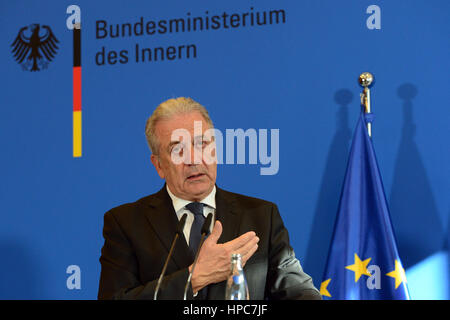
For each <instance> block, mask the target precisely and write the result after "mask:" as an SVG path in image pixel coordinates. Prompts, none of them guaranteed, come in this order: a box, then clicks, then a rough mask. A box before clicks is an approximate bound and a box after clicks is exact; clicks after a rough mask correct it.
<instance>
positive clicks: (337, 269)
mask: <svg viewBox="0 0 450 320" xmlns="http://www.w3.org/2000/svg"><path fill="white" fill-rule="evenodd" d="M368 116H371V114H369V115H366V114H365V113H364V112H361V116H360V118H359V120H358V124H357V126H356V130H355V133H354V136H353V142H352V146H351V150H350V156H349V160H348V165H347V172H346V174H345V179H344V184H343V187H342V193H341V199H340V203H339V209H338V212H337V217H336V221H335V225H334V231H333V237H332V240H331V245H330V250H329V253H328V259H327V264H326V270H325V274H324V278H323V282H322V284H321V286H320V293H321V294H322V296H323V297H324V298H327V297H328V298H329V299H338V300H378V299H409V294H408V288H407V285H406V277H405V270H404V269H403V267H402V263H401V261H400V257H399V255H398V251H397V245H396V241H395V236H394V232H393V228H392V223H391V219H390V214H389V209H388V205H387V201H386V196H385V194H384V188H383V183H382V181H381V175H380V171H379V169H378V164H377V160H376V157H375V152H374V149H373V146H372V141H371V139H370V137H369V135H368V133H367V128H366V122H367V121H369V118H368Z"/></svg>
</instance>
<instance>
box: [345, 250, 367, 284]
mask: <svg viewBox="0 0 450 320" xmlns="http://www.w3.org/2000/svg"><path fill="white" fill-rule="evenodd" d="M371 259H372V258H368V259H366V260H364V261H361V259H360V258H359V257H358V255H357V254H356V253H355V263H354V264H351V265H349V266H346V267H345V269H349V270H352V271H353V272H355V282H358V280H359V278H360V277H361V275H366V276H369V277H370V276H371V274H370V273H369V271H367V265H368V264H369V262H370V260H371Z"/></svg>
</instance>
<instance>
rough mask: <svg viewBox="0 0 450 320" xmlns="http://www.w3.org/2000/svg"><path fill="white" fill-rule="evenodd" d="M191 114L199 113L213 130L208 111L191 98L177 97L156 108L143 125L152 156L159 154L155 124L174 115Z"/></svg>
mask: <svg viewBox="0 0 450 320" xmlns="http://www.w3.org/2000/svg"><path fill="white" fill-rule="evenodd" d="M192 112H199V113H200V114H201V115H202V116H203V118H204V119H205V121H206V123H207V124H208V125H210V127H211V128H213V123H212V120H211V118H210V117H209V114H208V111H207V110H206V109H205V107H204V106H202V105H201V104H200V103H198V102H196V101H194V100H193V99H191V98H185V97H179V98H174V99H169V100H166V101H164V102H162V103H161V104H160V105H159V106H158V107H156V109H155V111H153V114H152V115H151V116H150V117H149V118H148V119H147V123H146V124H145V136H146V138H147V143H148V145H149V147H150V150H151V151H152V153H153V154H155V155H158V153H159V139H158V136H157V135H156V130H155V127H156V124H157V122H158V121H160V120H168V119H170V118H172V117H173V116H175V115H180V114H188V113H192Z"/></svg>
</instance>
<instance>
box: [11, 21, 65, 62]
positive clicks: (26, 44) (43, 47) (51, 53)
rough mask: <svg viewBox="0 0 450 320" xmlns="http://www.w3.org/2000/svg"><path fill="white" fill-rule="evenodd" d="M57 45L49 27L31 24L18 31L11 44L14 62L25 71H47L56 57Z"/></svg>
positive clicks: (56, 40)
mask: <svg viewBox="0 0 450 320" xmlns="http://www.w3.org/2000/svg"><path fill="white" fill-rule="evenodd" d="M57 43H59V41H58V39H56V37H55V35H54V34H53V32H52V30H51V29H50V27H49V26H45V25H43V26H42V28H41V27H40V26H39V24H36V23H35V24H32V25H30V26H28V27H23V28H21V29H20V30H19V33H18V34H17V37H16V40H14V42H13V43H12V44H11V47H12V48H13V49H12V53H13V54H14V58H15V59H16V61H17V62H18V63H19V64H20V65H21V66H22V68H23V70H26V71H39V70H41V69H47V67H48V64H49V62H50V61H52V59H53V58H54V57H55V55H56V51H57V50H58V46H57V45H56V44H57Z"/></svg>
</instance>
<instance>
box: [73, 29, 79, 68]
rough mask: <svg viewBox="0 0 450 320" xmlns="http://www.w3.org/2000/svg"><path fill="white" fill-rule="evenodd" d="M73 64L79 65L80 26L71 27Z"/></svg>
mask: <svg viewBox="0 0 450 320" xmlns="http://www.w3.org/2000/svg"><path fill="white" fill-rule="evenodd" d="M73 66H74V67H81V28H80V29H77V28H75V27H74V28H73Z"/></svg>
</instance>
